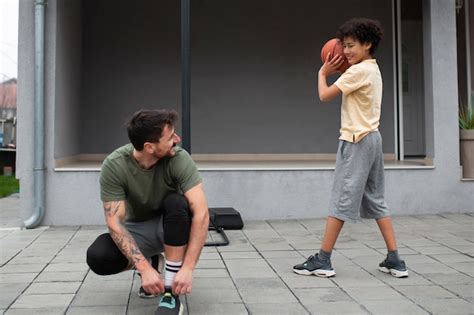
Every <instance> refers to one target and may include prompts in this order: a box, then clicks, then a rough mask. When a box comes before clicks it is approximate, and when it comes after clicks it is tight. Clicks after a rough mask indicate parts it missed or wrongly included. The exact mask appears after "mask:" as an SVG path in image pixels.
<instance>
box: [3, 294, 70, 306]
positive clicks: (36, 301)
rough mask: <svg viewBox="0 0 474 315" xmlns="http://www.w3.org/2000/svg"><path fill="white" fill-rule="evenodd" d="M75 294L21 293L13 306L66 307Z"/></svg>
mask: <svg viewBox="0 0 474 315" xmlns="http://www.w3.org/2000/svg"><path fill="white" fill-rule="evenodd" d="M73 298H74V294H32V295H25V294H23V295H21V296H20V297H19V298H18V299H17V300H16V301H15V303H13V305H12V306H11V308H12V309H13V308H28V309H38V308H48V309H49V308H52V309H54V308H64V309H66V307H67V306H68V305H69V303H71V301H72V299H73Z"/></svg>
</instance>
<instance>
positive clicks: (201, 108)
mask: <svg viewBox="0 0 474 315" xmlns="http://www.w3.org/2000/svg"><path fill="white" fill-rule="evenodd" d="M471 2H472V1H471ZM185 5H189V7H187V8H186V12H187V14H188V15H187V18H188V20H187V21H188V22H189V24H186V23H182V22H183V19H186V17H185V15H183V6H185ZM341 7H344V8H347V10H343V11H341V9H340V8H341ZM473 8H474V5H471V8H469V1H468V0H464V1H454V0H453V1H445V0H418V1H407V0H358V1H340V3H338V1H333V2H330V3H328V2H327V1H326V2H322V1H309V0H298V1H296V2H294V1H293V2H289V1H283V0H278V1H274V0H273V1H269V0H259V1H217V0H202V1H194V0H182V1H181V3H180V2H179V1H171V0H163V1H161V0H160V1H151V0H140V1H133V2H130V1H122V0H120V1H114V2H113V4H111V2H110V1H106V0H95V1H92V0H75V1H58V0H49V1H48V2H47V5H46V6H45V9H44V10H45V19H44V21H45V25H44V26H45V37H44V38H45V42H44V56H45V57H44V62H45V63H44V66H45V74H44V110H45V112H44V121H43V122H44V127H45V130H44V148H43V149H44V189H45V192H44V197H45V200H44V204H45V206H44V210H45V215H44V218H43V219H42V221H41V222H42V223H41V224H44V225H76V224H101V223H103V214H102V205H101V202H100V198H99V184H98V179H99V172H100V165H101V162H102V160H103V158H104V157H105V156H106V155H107V154H108V153H110V152H111V151H112V150H114V148H116V147H118V146H120V145H121V144H124V143H126V142H127V138H126V132H125V129H124V126H123V124H124V122H125V120H126V118H127V117H128V116H130V115H131V114H132V113H133V112H135V111H136V110H138V109H140V108H173V109H175V110H177V111H178V112H179V113H180V114H181V117H183V120H182V122H181V123H180V125H179V126H178V130H179V131H180V132H183V134H185V135H189V136H188V137H186V139H185V140H186V142H185V147H186V148H187V149H188V150H189V151H190V152H191V154H192V156H193V158H194V159H195V160H196V161H197V164H198V167H199V168H200V171H201V173H202V176H203V179H204V184H205V190H206V194H207V197H208V202H209V205H210V206H211V207H219V206H222V207H234V208H235V209H237V210H239V211H240V212H241V214H242V216H243V218H244V219H288V218H306V217H308V218H309V217H312V218H317V217H325V216H326V214H327V212H328V209H327V206H328V204H329V197H330V191H331V185H332V181H333V173H334V166H335V152H336V149H337V138H338V129H339V124H340V123H339V120H340V98H339V99H337V100H335V101H332V102H329V103H321V102H320V101H319V99H318V97H317V90H316V84H317V82H316V79H317V76H316V74H317V70H318V68H319V67H320V65H321V60H320V57H319V51H320V49H321V47H322V45H323V43H324V42H325V41H326V40H328V39H329V38H332V37H334V35H335V32H336V30H337V27H338V26H339V25H340V24H342V23H343V22H344V21H345V20H347V19H349V18H351V17H355V16H364V17H369V18H375V19H378V20H380V22H381V23H382V26H383V28H384V40H383V42H382V43H381V45H380V47H379V50H378V51H377V53H376V56H375V57H376V59H377V62H378V64H379V66H380V69H381V72H382V76H383V80H384V93H383V105H382V117H381V127H380V131H381V133H382V136H383V139H384V146H383V148H384V153H385V164H386V165H385V167H386V200H387V203H388V205H389V207H390V209H391V211H392V213H393V214H394V215H402V214H403V215H405V214H437V213H446V212H456V213H457V212H474V197H473V196H474V181H471V180H469V179H463V178H462V175H461V174H462V172H461V166H460V159H459V127H458V104H459V98H460V97H461V98H462V97H464V96H463V95H464V94H466V95H470V94H467V93H472V92H471V91H472V83H471V81H470V73H472V64H471V63H470V60H471V59H472V53H470V51H473V50H474V49H470V47H471V45H472V43H470V42H469V40H468V39H469V36H465V39H466V40H465V42H464V44H467V45H465V46H464V49H465V51H466V52H467V53H464V55H462V54H461V59H462V58H465V59H466V63H460V57H459V55H458V51H459V49H458V42H459V38H458V37H459V34H458V33H459V31H457V30H458V29H459V28H460V26H459V25H457V23H458V24H459V20H460V19H461V16H462V18H464V21H465V22H464V24H462V27H464V28H465V29H464V30H465V31H469V30H470V27H469V21H472V24H474V19H473V17H472V9H473ZM34 15H35V1H33V0H27V1H21V2H20V28H19V32H20V34H19V61H20V62H19V86H18V103H19V104H20V106H19V109H18V154H17V177H18V178H20V180H21V203H22V205H21V209H22V211H23V212H24V213H23V215H24V217H25V218H28V217H29V216H30V215H31V213H32V211H34V210H33V209H34V199H35V197H34V196H35V193H34V189H35V188H34V180H33V173H34V169H35V166H34V159H33V156H34V154H35V153H34V152H35V151H34V150H35V149H34V147H35V140H34V133H35V131H34V130H35V129H34V126H35V121H36V119H38V118H35V117H34V115H33V112H34V107H35V96H34V90H35V74H34V71H35V59H34V58H35V46H34V42H35V32H34V30H35V18H34ZM471 28H472V27H471ZM468 34H469V33H468ZM187 47H189V50H187ZM462 56H464V57H462ZM460 64H461V66H459V65H460ZM460 67H461V68H460ZM461 72H462V73H466V75H465V76H461V79H458V77H459V76H458V73H461ZM459 82H461V83H462V84H464V85H463V86H465V87H466V88H465V90H466V91H465V92H462V91H464V90H462V89H460V88H459V85H460V84H458V83H459ZM462 84H461V85H462ZM460 91H461V92H460ZM463 93H464V94H463ZM465 99H466V100H468V99H469V96H467V97H465ZM185 106H186V108H187V110H186V111H183V108H185Z"/></svg>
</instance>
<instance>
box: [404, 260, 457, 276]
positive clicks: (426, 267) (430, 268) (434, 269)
mask: <svg viewBox="0 0 474 315" xmlns="http://www.w3.org/2000/svg"><path fill="white" fill-rule="evenodd" d="M451 266H452V264H450V265H445V264H443V263H439V262H436V261H435V262H432V263H416V264H410V265H408V264H407V268H408V269H409V270H414V271H415V272H417V273H419V274H425V273H438V274H441V273H457V271H456V269H454V267H452V268H451Z"/></svg>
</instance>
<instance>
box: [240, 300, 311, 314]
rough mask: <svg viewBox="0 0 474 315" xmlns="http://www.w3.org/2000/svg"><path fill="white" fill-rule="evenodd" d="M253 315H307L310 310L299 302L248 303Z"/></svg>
mask: <svg viewBox="0 0 474 315" xmlns="http://www.w3.org/2000/svg"><path fill="white" fill-rule="evenodd" d="M247 307H248V309H249V311H250V314H252V315H268V314H272V315H307V314H309V313H308V311H306V310H305V309H304V307H303V306H302V305H301V304H299V303H288V304H281V303H279V304H275V303H258V304H252V303H250V304H247Z"/></svg>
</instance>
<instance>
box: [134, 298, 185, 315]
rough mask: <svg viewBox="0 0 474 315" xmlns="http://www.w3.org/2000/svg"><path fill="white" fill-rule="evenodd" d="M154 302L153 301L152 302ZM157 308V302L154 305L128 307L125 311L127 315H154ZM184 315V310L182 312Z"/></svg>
mask: <svg viewBox="0 0 474 315" xmlns="http://www.w3.org/2000/svg"><path fill="white" fill-rule="evenodd" d="M153 301H155V300H153ZM157 306H158V302H156V301H155V303H154V304H147V303H145V304H139V305H129V307H128V310H127V315H144V314H150V315H152V314H155V310H156V308H157ZM184 314H186V309H185V310H184Z"/></svg>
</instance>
